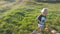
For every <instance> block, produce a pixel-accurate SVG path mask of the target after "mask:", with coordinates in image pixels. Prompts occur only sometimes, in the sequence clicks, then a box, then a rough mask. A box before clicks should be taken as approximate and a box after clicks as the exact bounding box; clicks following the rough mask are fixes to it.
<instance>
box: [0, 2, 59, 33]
mask: <svg viewBox="0 0 60 34" xmlns="http://www.w3.org/2000/svg"><path fill="white" fill-rule="evenodd" d="M59 6H60V3H42V2H32V3H29V2H28V3H26V4H24V5H21V6H18V8H17V7H15V8H12V9H11V10H8V11H6V12H4V13H2V15H1V17H2V16H3V17H2V18H0V34H30V33H31V32H32V31H33V30H34V29H35V28H37V19H36V17H37V16H38V15H40V14H41V13H40V11H41V10H42V8H45V7H46V8H48V15H47V19H46V21H47V25H49V26H50V27H52V28H54V29H57V31H58V32H60V29H59V28H60V10H59V9H60V8H59ZM46 33H48V34H50V32H48V31H45V34H46Z"/></svg>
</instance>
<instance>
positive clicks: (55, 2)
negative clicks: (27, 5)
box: [38, 1, 60, 4]
mask: <svg viewBox="0 0 60 34" xmlns="http://www.w3.org/2000/svg"><path fill="white" fill-rule="evenodd" d="M38 2H43V3H50V4H57V3H60V1H38Z"/></svg>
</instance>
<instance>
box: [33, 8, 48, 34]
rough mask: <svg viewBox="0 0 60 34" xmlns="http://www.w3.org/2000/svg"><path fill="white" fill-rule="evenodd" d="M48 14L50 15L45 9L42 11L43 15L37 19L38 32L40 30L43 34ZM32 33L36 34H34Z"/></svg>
mask: <svg viewBox="0 0 60 34" xmlns="http://www.w3.org/2000/svg"><path fill="white" fill-rule="evenodd" d="M47 13H48V10H47V8H43V9H42V10H41V15H39V16H38V17H37V20H38V28H37V29H36V30H38V29H40V33H41V34H42V33H43V30H44V24H45V20H46V15H47ZM36 30H35V31H36ZM32 33H34V32H32Z"/></svg>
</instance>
